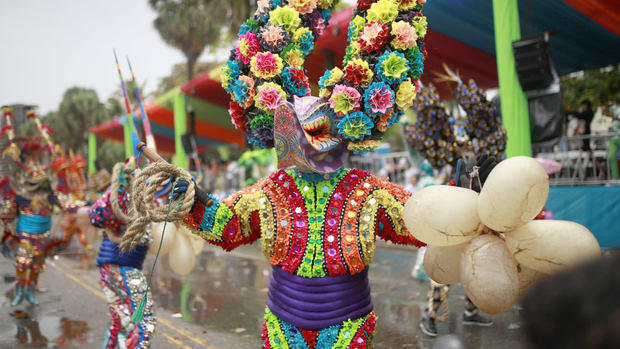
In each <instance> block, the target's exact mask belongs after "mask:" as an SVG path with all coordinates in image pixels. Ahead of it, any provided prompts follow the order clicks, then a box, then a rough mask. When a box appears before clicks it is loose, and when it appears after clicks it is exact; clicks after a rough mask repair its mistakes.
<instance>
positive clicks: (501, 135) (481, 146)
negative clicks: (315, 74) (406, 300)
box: [404, 67, 506, 336]
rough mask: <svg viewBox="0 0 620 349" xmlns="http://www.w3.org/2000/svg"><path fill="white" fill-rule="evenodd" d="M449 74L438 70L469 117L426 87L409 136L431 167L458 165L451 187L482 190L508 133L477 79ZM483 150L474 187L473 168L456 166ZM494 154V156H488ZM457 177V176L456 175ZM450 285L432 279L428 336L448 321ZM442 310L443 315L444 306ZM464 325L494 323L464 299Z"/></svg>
mask: <svg viewBox="0 0 620 349" xmlns="http://www.w3.org/2000/svg"><path fill="white" fill-rule="evenodd" d="M445 69H446V74H439V75H440V76H441V77H442V78H443V79H442V80H444V81H449V82H454V83H456V84H457V87H456V89H455V96H454V97H455V98H456V100H457V102H458V103H459V105H460V106H461V107H462V108H463V110H464V111H465V114H466V116H467V117H466V119H465V120H463V121H456V120H455V119H454V118H453V117H451V116H450V115H449V113H448V112H447V111H446V110H445V107H444V105H443V102H442V101H441V99H440V98H439V94H438V92H437V90H436V89H435V87H434V86H433V85H429V86H424V87H422V88H421V91H420V93H419V94H418V95H417V96H416V101H415V103H414V104H415V106H416V115H417V120H416V122H415V124H410V125H407V126H405V128H404V134H405V138H406V139H407V141H408V143H409V145H410V146H411V148H413V149H416V150H417V151H418V152H419V153H420V154H421V155H422V156H423V157H424V158H425V159H426V160H427V161H428V162H429V163H430V164H432V166H433V167H434V168H436V169H441V168H442V167H444V166H446V165H451V166H454V167H455V168H458V169H459V170H460V171H459V172H460V173H456V175H455V179H454V180H453V181H452V182H451V184H452V185H454V184H455V183H456V184H459V185H460V186H462V187H466V188H470V189H472V190H474V191H477V192H480V189H481V184H484V181H485V179H486V177H487V176H488V174H489V173H490V171H491V170H492V169H493V167H494V166H495V163H496V162H495V160H496V157H498V158H499V157H501V156H503V152H504V148H505V144H506V132H505V130H504V128H503V126H502V122H501V118H500V115H499V112H498V111H497V106H495V105H494V104H493V103H492V102H491V101H489V100H487V98H486V96H485V94H484V91H483V90H482V89H481V88H479V87H478V86H477V85H476V83H475V82H474V81H473V80H469V82H468V83H464V82H463V81H462V80H461V79H460V77H459V76H458V75H457V74H455V73H454V72H453V71H451V70H450V69H449V68H448V67H445ZM468 153H469V154H471V155H473V154H478V155H480V156H481V157H480V158H479V161H478V163H476V167H477V171H478V172H479V176H478V178H479V179H480V182H477V181H473V182H472V186H471V187H470V186H469V184H470V181H469V177H468V175H467V174H468V173H470V172H471V171H472V169H473V166H469V168H467V169H466V165H463V164H462V163H461V165H459V166H457V162H458V161H462V159H463V158H465V157H466V155H468ZM489 156H490V157H489ZM457 177H459V178H458V180H457V179H456V178H457ZM423 255H424V250H420V251H418V258H417V259H418V261H417V263H416V267H417V268H423V266H422V265H418V263H419V264H422V259H423ZM449 292H450V287H449V285H444V284H440V283H437V282H435V281H433V280H430V290H429V292H428V297H427V305H426V307H425V308H424V313H423V315H422V319H421V321H420V329H421V330H422V332H423V333H424V334H426V335H429V336H436V335H437V329H436V327H435V321H445V320H446V319H447V318H448V315H449V310H448V309H449V308H448V305H447V299H448V295H449ZM440 308H443V314H439V309H440ZM463 324H473V325H479V326H490V325H492V324H493V322H492V321H491V320H490V319H488V318H486V317H484V316H482V315H481V314H479V311H478V308H477V307H476V306H475V305H474V303H473V302H472V301H471V300H470V299H469V297H467V296H466V297H465V308H464V312H463Z"/></svg>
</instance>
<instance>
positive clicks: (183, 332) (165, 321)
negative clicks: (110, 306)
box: [50, 263, 217, 349]
mask: <svg viewBox="0 0 620 349" xmlns="http://www.w3.org/2000/svg"><path fill="white" fill-rule="evenodd" d="M57 264H61V263H50V265H51V266H52V267H53V268H54V269H56V270H58V271H60V272H61V273H63V274H64V275H66V276H67V277H68V278H70V279H71V280H73V281H75V282H77V283H78V284H79V285H80V286H82V287H84V288H85V289H87V290H88V291H90V292H91V293H92V294H94V295H96V296H98V297H99V298H101V299H103V300H105V301H107V299H106V297H105V295H104V294H103V292H101V291H100V290H97V289H95V288H93V287H92V286H90V285H88V284H86V283H85V282H83V281H82V280H80V279H79V278H78V277H77V276H75V275H73V274H71V273H69V272H68V271H67V270H65V269H64V268H63V267H61V266H60V265H57ZM62 264H64V263H62ZM64 265H66V264H64ZM157 321H158V322H159V323H161V324H162V325H164V326H166V327H168V328H170V329H171V330H173V331H176V332H177V333H178V334H180V335H182V336H185V337H187V338H188V339H189V340H191V341H193V342H195V343H197V344H200V345H201V346H203V347H205V348H209V349H217V347H214V346H211V345H207V344H206V343H205V341H204V340H203V339H202V338H197V337H194V336H192V334H191V333H190V332H189V331H186V330H184V329H181V328H178V327H176V326H175V325H173V324H172V322H170V321H169V320H168V319H166V318H163V317H158V318H157ZM164 336H165V334H164ZM190 348H191V347H190Z"/></svg>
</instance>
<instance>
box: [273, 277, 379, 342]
mask: <svg viewBox="0 0 620 349" xmlns="http://www.w3.org/2000/svg"><path fill="white" fill-rule="evenodd" d="M271 270H272V272H271V279H270V280H269V292H268V298H267V306H268V307H269V309H270V310H271V311H272V312H273V313H274V314H275V315H276V316H277V317H278V318H280V319H282V320H284V321H286V322H288V323H290V324H291V325H293V326H295V327H298V328H302V329H305V330H320V329H323V328H326V327H329V326H333V325H339V324H341V323H342V322H343V321H346V320H348V319H357V318H359V317H362V316H364V315H367V314H368V313H370V312H371V311H372V300H371V299H370V284H369V283H368V268H366V269H364V271H362V272H361V273H358V274H355V275H348V274H347V275H338V276H325V277H321V278H305V277H301V276H297V275H292V274H290V273H288V272H286V271H284V270H282V268H281V267H278V266H273V267H272V269H271Z"/></svg>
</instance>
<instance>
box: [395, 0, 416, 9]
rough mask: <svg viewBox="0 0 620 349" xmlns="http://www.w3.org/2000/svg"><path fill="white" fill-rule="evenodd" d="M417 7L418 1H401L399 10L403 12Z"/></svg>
mask: <svg viewBox="0 0 620 349" xmlns="http://www.w3.org/2000/svg"><path fill="white" fill-rule="evenodd" d="M415 5H417V0H399V3H398V9H399V10H401V11H409V10H412V9H413V8H414V7H415Z"/></svg>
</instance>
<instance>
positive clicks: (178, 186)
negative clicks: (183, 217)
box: [171, 179, 189, 200]
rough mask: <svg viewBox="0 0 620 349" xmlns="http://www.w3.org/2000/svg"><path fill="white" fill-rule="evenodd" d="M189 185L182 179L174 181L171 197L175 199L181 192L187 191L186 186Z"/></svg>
mask: <svg viewBox="0 0 620 349" xmlns="http://www.w3.org/2000/svg"><path fill="white" fill-rule="evenodd" d="M188 186H189V183H188V182H187V181H186V180H183V179H179V180H176V181H174V187H173V188H172V193H171V195H172V199H173V200H174V199H176V198H178V197H179V196H180V195H181V194H183V193H185V192H186V191H187V187H188Z"/></svg>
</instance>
